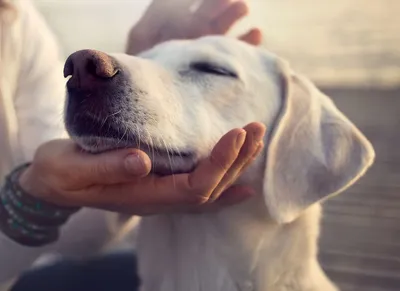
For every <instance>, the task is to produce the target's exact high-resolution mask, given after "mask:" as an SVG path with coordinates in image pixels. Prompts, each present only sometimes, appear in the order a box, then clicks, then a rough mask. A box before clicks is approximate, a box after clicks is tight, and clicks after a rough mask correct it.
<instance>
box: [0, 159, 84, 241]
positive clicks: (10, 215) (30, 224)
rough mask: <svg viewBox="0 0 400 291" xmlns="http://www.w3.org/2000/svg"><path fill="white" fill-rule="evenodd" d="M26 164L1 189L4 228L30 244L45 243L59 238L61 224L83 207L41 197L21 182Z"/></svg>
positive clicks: (1, 227)
mask: <svg viewBox="0 0 400 291" xmlns="http://www.w3.org/2000/svg"><path fill="white" fill-rule="evenodd" d="M29 165H30V164H24V165H22V166H19V167H17V168H16V169H15V170H13V171H12V172H11V173H10V174H9V175H8V176H7V177H6V179H5V183H4V186H3V188H2V189H0V230H1V231H2V232H3V233H4V234H5V235H7V236H8V237H9V238H11V239H13V240H14V241H16V242H18V243H20V244H23V245H26V246H43V245H46V244H50V243H52V242H54V241H56V240H57V239H58V236H59V227H60V226H61V225H63V224H64V223H65V222H66V221H67V220H68V218H69V217H70V216H71V215H72V214H74V213H75V212H76V211H78V210H79V208H70V207H60V206H56V205H54V204H51V203H48V202H45V201H42V200H40V199H37V198H35V197H33V196H31V195H29V194H28V193H26V192H25V191H24V190H23V189H22V188H21V186H20V185H19V176H20V174H21V173H22V172H23V171H24V170H25V169H26V168H27V167H29Z"/></svg>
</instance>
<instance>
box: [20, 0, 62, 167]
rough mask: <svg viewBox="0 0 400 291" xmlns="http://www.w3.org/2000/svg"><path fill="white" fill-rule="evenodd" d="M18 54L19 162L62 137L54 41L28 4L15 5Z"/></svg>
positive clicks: (59, 65)
mask: <svg viewBox="0 0 400 291" xmlns="http://www.w3.org/2000/svg"><path fill="white" fill-rule="evenodd" d="M17 3H18V5H19V7H18V8H19V17H20V19H21V22H22V23H21V33H22V36H21V40H22V44H21V45H22V53H21V61H20V67H21V68H20V74H19V79H18V86H17V90H16V95H15V97H14V107H15V111H16V115H17V121H18V141H19V144H20V146H21V148H22V154H23V158H24V159H25V160H30V159H31V158H32V156H33V154H34V152H35V150H36V148H37V147H38V146H39V145H40V144H42V143H44V142H46V141H49V140H51V139H55V138H60V137H66V136H67V135H66V133H65V130H64V125H63V107H64V102H65V80H64V77H63V62H62V60H61V57H60V49H59V47H58V44H57V41H56V39H55V37H54V35H53V34H52V32H51V31H50V29H49V28H48V27H47V25H46V23H45V21H44V19H43V18H42V17H41V16H40V14H39V13H38V12H37V11H36V9H35V7H34V6H33V4H32V3H31V1H26V0H25V1H18V2H17Z"/></svg>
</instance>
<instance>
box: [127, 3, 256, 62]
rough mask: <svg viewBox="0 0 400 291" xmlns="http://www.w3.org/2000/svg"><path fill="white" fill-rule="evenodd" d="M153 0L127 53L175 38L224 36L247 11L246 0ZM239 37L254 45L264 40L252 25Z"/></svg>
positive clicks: (131, 40)
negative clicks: (196, 5)
mask: <svg viewBox="0 0 400 291" xmlns="http://www.w3.org/2000/svg"><path fill="white" fill-rule="evenodd" d="M196 2H197V1H196V0H168V1H165V0H153V1H152V2H151V4H150V6H149V7H148V9H147V10H146V12H145V14H144V15H143V16H142V18H141V19H140V20H139V22H138V23H137V24H136V25H135V26H134V27H133V28H132V29H131V31H130V33H129V37H128V44H127V53H128V54H131V55H136V54H138V53H139V52H141V51H144V50H146V49H150V48H151V47H153V46H155V45H156V44H158V43H161V42H164V41H167V40H172V39H194V38H198V37H201V36H206V35H224V34H226V33H227V32H228V31H229V29H230V28H231V27H232V26H233V25H234V24H235V23H236V22H237V21H238V20H239V19H241V18H243V17H244V16H246V15H247V14H248V5H247V3H246V1H245V0H239V1H237V0H202V1H201V3H200V5H199V7H198V8H197V9H195V10H194V11H193V10H192V7H193V6H194V5H195V4H196ZM239 39H241V40H243V41H246V42H248V43H250V44H253V45H259V44H260V43H261V40H262V35H261V31H260V30H259V29H258V28H253V29H251V30H250V31H248V32H247V33H245V34H244V35H242V36H240V37H239Z"/></svg>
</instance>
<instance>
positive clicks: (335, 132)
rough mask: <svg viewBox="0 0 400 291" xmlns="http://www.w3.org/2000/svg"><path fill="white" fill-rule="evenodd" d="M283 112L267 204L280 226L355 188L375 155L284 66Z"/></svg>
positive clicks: (268, 173) (272, 148)
mask: <svg viewBox="0 0 400 291" xmlns="http://www.w3.org/2000/svg"><path fill="white" fill-rule="evenodd" d="M280 67H281V69H280V70H279V71H281V72H282V73H281V76H282V78H281V80H282V94H283V96H282V100H283V103H282V108H281V112H280V114H279V116H278V120H277V122H276V125H275V127H274V129H273V132H272V133H271V137H270V142H269V145H268V152H267V155H266V156H267V161H266V170H265V177H264V198H265V202H266V205H267V207H268V210H269V213H270V215H271V217H272V218H273V219H274V220H276V221H277V222H279V223H287V222H290V221H292V220H294V219H295V218H296V217H297V216H298V215H299V214H301V212H302V211H304V210H305V209H306V208H308V207H309V206H310V205H312V204H314V203H316V202H320V201H322V200H324V199H326V198H328V197H330V196H332V195H335V194H337V193H339V192H341V191H343V190H344V189H345V188H347V187H349V186H350V185H352V184H353V183H354V182H355V181H356V180H357V179H358V178H360V177H361V176H362V175H363V174H364V173H365V171H366V170H367V169H368V168H369V166H370V165H372V163H373V160H374V157H375V153H374V150H373V148H372V146H371V144H370V143H369V141H368V140H367V139H366V138H365V137H364V135H363V134H362V133H361V132H360V131H359V130H358V129H357V128H356V127H355V126H354V125H353V124H352V123H351V122H350V121H349V120H348V119H347V118H346V117H345V116H344V115H343V114H342V113H341V112H340V111H339V110H338V109H337V108H336V106H335V105H334V104H333V102H332V101H331V100H330V99H329V98H328V97H327V96H326V95H324V94H323V93H322V92H321V91H319V90H318V89H317V88H316V87H315V86H314V85H313V84H312V83H311V82H310V81H308V80H307V79H305V78H303V77H301V76H299V75H297V74H295V73H294V72H292V71H291V70H290V68H289V66H288V64H286V63H285V62H283V61H282V62H280Z"/></svg>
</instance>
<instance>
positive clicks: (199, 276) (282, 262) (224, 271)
mask: <svg viewBox="0 0 400 291" xmlns="http://www.w3.org/2000/svg"><path fill="white" fill-rule="evenodd" d="M259 166H261V165H259ZM252 172H253V173H262V171H258V172H254V171H252ZM243 179H246V180H247V181H250V182H251V184H252V185H254V186H255V187H256V189H257V191H258V192H259V193H258V194H259V195H256V196H255V197H253V198H252V199H249V200H248V201H246V202H244V203H242V204H240V205H236V206H232V207H229V208H226V209H224V210H222V211H220V212H218V213H207V214H196V215H183V214H179V215H162V216H153V217H147V218H144V219H143V220H142V222H141V225H140V230H139V237H138V256H139V270H140V275H141V277H142V280H143V284H144V288H143V290H144V291H194V290H213V291H234V290H241V291H247V290H249V291H266V290H268V291H281V290H285V291H286V290H287V291H303V290H311V291H314V290H326V291H331V290H335V289H334V287H332V286H331V285H330V283H329V281H328V280H327V279H326V278H325V275H324V274H323V272H322V271H321V270H320V267H319V265H318V263H317V261H316V256H317V239H318V233H319V217H320V206H319V205H314V206H312V207H311V208H310V209H308V210H307V211H306V212H305V213H304V214H303V215H302V216H301V217H299V218H298V219H297V220H296V221H294V222H292V223H290V224H287V225H279V224H277V223H275V222H273V221H272V220H271V219H270V218H269V215H268V213H267V210H266V206H265V204H264V202H263V194H262V177H261V176H260V177H254V176H253V177H246V176H244V177H243ZM309 272H312V274H313V275H312V276H313V277H315V276H317V277H320V278H312V279H313V280H314V281H315V280H316V281H318V282H319V283H318V286H315V287H316V288H315V289H314V288H313V286H312V284H313V282H311V283H310V282H302V283H301V285H299V282H298V281H304V278H305V277H307V276H308V277H310V276H311V275H309V274H308V273H309ZM310 279H311V278H310ZM313 280H311V281H313ZM321 284H323V286H322V287H321ZM285 286H287V287H285ZM307 288H308V289H307Z"/></svg>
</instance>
